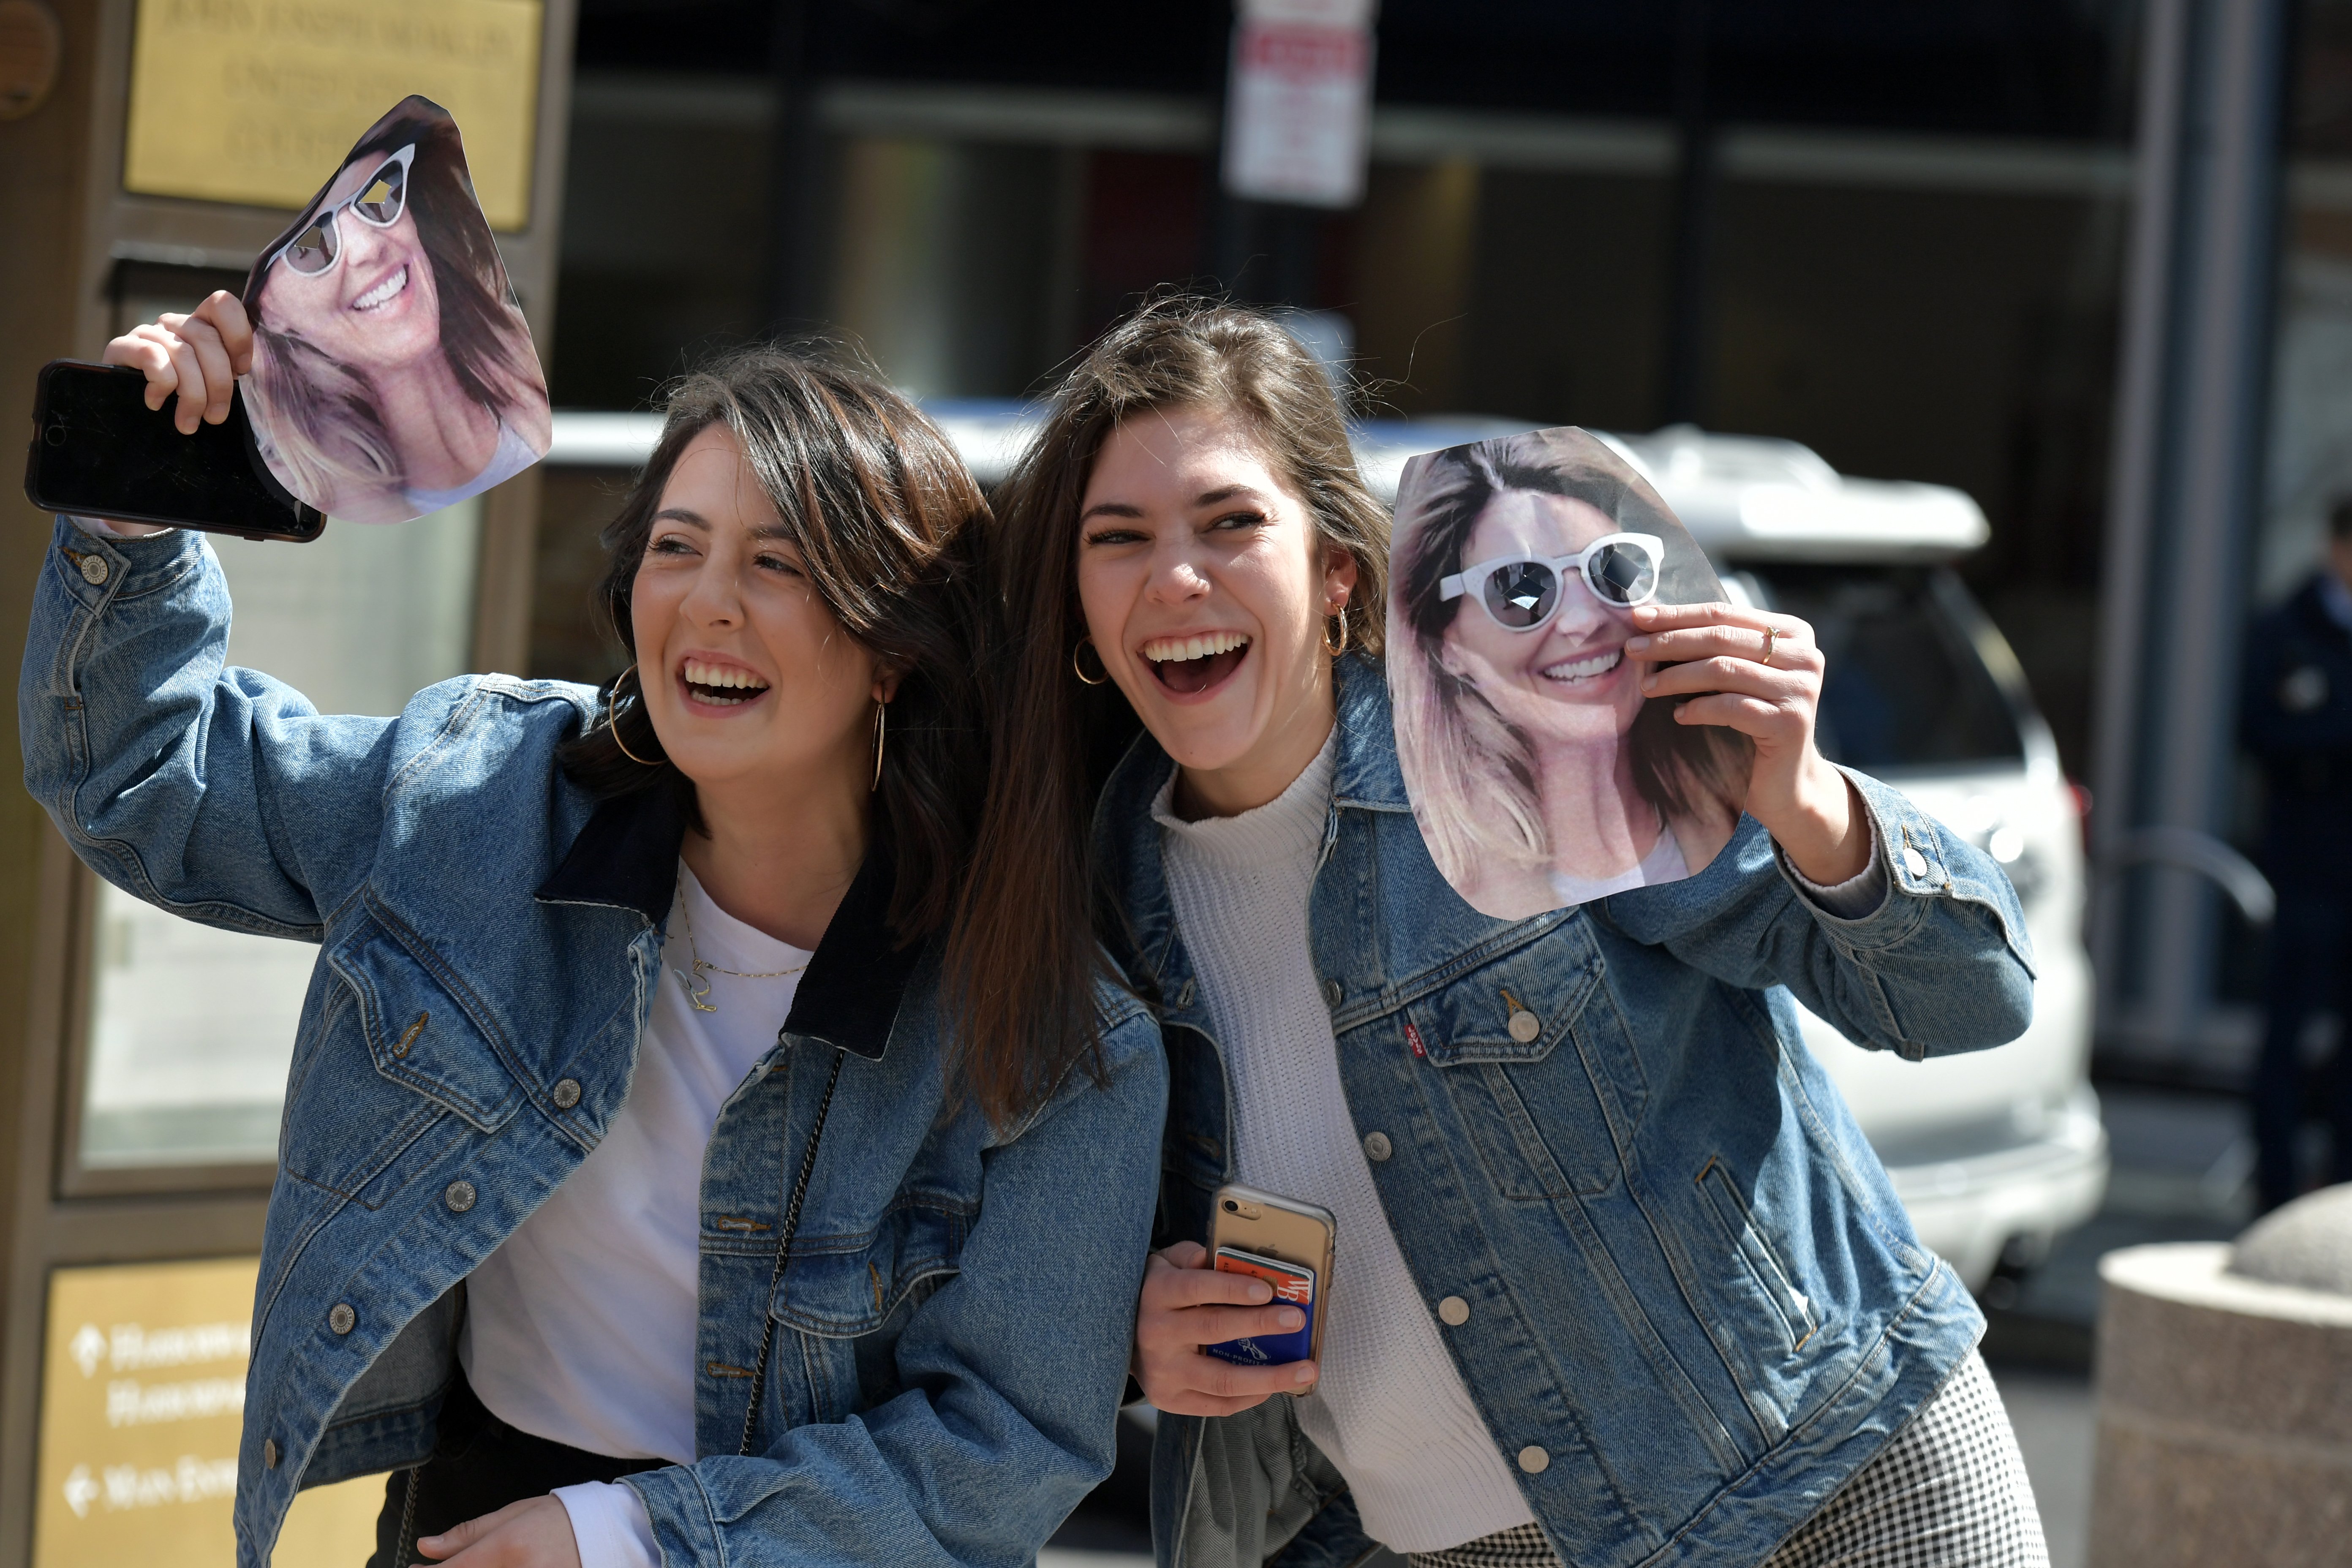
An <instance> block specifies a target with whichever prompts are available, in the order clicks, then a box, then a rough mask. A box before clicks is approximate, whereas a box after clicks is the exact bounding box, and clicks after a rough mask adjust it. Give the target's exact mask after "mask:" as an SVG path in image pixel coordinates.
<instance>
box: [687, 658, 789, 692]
mask: <svg viewBox="0 0 2352 1568" xmlns="http://www.w3.org/2000/svg"><path fill="white" fill-rule="evenodd" d="M679 673H681V674H682V675H684V676H685V677H686V679H687V680H688V682H689V683H691V684H692V685H696V686H712V687H717V688H719V689H722V690H726V689H734V688H737V687H744V688H749V689H751V690H752V691H755V692H757V691H765V690H766V689H768V683H767V682H766V681H764V680H762V679H760V678H759V677H758V676H756V675H754V674H752V673H751V671H750V670H748V669H740V668H736V667H735V666H733V665H729V664H705V663H703V662H702V660H700V659H698V658H689V659H688V660H687V661H686V662H685V666H684V668H682V669H681V670H680V671H679Z"/></svg>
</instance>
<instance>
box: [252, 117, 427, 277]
mask: <svg viewBox="0 0 2352 1568" xmlns="http://www.w3.org/2000/svg"><path fill="white" fill-rule="evenodd" d="M415 162H416V147H415V143H414V142H411V143H410V144H409V145H408V146H405V147H403V148H402V149H400V151H398V152H397V153H393V154H392V156H390V157H388V158H386V159H385V160H384V161H383V163H382V164H381V165H379V166H378V167H377V169H376V171H375V173H373V174H370V175H369V176H368V177H367V178H366V179H365V180H362V182H361V183H360V188H359V189H358V190H356V191H354V192H352V194H351V195H348V196H345V197H344V198H343V199H342V200H341V201H340V202H337V203H336V204H335V205H333V206H331V207H329V208H327V209H326V210H325V211H324V212H322V213H320V214H319V215H318V216H316V217H314V218H312V219H311V220H310V222H309V223H307V224H304V225H303V226H302V232H301V233H299V234H298V235H296V236H295V237H293V238H291V239H289V240H288V241H287V242H286V243H285V244H284V245H282V246H280V247H278V254H277V255H276V256H273V257H271V258H269V259H270V261H271V262H272V263H273V264H275V263H277V262H278V261H283V262H285V263H286V265H287V266H288V267H289V268H292V269H293V270H294V271H296V272H299V273H300V274H302V276H303V277H305V278H322V277H324V276H326V275H327V274H328V273H330V272H332V271H333V270H334V269H335V268H336V267H337V266H339V265H341V262H342V259H343V237H342V234H341V230H340V229H338V228H337V226H336V225H337V222H338V220H339V219H340V218H341V216H342V214H344V213H345V212H349V213H350V214H351V215H352V216H353V217H355V218H357V219H359V220H360V221H361V222H362V223H363V224H366V225H367V226H369V227H371V228H390V227H391V226H393V225H394V224H396V223H398V222H399V221H400V215H401V214H402V213H404V212H405V211H407V210H408V171H409V167H410V165H411V164H413V163H415Z"/></svg>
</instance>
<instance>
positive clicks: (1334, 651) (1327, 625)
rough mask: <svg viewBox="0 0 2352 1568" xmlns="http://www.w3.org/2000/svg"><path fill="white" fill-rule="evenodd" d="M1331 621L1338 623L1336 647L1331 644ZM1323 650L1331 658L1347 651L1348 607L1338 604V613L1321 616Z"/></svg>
mask: <svg viewBox="0 0 2352 1568" xmlns="http://www.w3.org/2000/svg"><path fill="white" fill-rule="evenodd" d="M1333 621H1337V622H1339V647H1332V646H1331V623H1332V622H1333ZM1323 651H1324V652H1325V653H1328V654H1329V655H1330V656H1331V657H1332V658H1339V656H1340V655H1341V654H1343V653H1346V652H1347V651H1348V607H1347V606H1346V605H1341V606H1339V614H1338V615H1336V616H1324V617H1323Z"/></svg>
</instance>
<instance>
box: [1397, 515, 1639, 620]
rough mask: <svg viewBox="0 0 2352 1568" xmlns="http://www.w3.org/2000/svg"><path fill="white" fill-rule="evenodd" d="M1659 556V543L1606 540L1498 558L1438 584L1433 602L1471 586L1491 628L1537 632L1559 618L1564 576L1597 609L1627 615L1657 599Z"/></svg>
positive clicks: (1624, 537)
mask: <svg viewBox="0 0 2352 1568" xmlns="http://www.w3.org/2000/svg"><path fill="white" fill-rule="evenodd" d="M1665 554H1666V546H1665V542H1664V540H1662V539H1660V538H1658V537H1657V536H1656V535H1655V534H1651V533H1612V534H1606V535H1604V536H1602V537H1601V538H1599V539H1596V540H1594V541H1593V542H1591V544H1588V545H1586V546H1585V547H1584V548H1583V549H1582V550H1581V551H1579V552H1577V553H1576V554H1574V555H1551V556H1545V555H1501V556H1496V558H1495V559H1493V560H1491V561H1481V562H1479V563H1477V564H1476V565H1475V566H1468V567H1465V568H1464V569H1463V570H1461V571H1459V572H1457V573H1454V574H1453V575H1452V576H1449V577H1441V578H1439V579H1438V583H1437V596H1438V598H1439V599H1441V600H1452V599H1458V598H1460V597H1462V596H1463V595H1465V594H1468V593H1470V591H1471V589H1472V587H1473V586H1474V585H1475V587H1476V588H1477V590H1478V592H1477V593H1476V594H1475V595H1474V597H1475V598H1476V600H1477V603H1478V607H1479V608H1481V609H1483V610H1485V611H1486V616H1487V618H1488V619H1490V620H1492V621H1493V622H1494V623H1495V624H1496V626H1500V627H1502V628H1503V629H1504V630H1505V631H1511V632H1533V631H1540V630H1542V629H1543V628H1544V627H1545V626H1549V625H1550V624H1551V620H1552V617H1553V616H1557V615H1559V607H1560V605H1561V604H1562V603H1564V602H1565V595H1563V594H1562V593H1561V592H1560V587H1561V584H1562V582H1563V581H1564V580H1565V578H1566V576H1567V574H1570V573H1571V572H1572V573H1574V574H1576V575H1577V576H1578V577H1580V578H1581V579H1582V580H1583V583H1584V585H1585V587H1586V588H1587V589H1588V590H1590V591H1591V595H1592V596H1593V597H1594V598H1596V599H1598V600H1600V601H1601V603H1602V604H1604V605H1610V606H1611V607H1612V608H1615V609H1620V610H1630V609H1632V608H1633V606H1634V605H1643V604H1647V603H1649V601H1650V600H1652V599H1654V598H1655V597H1657V593H1658V572H1659V569H1660V567H1661V566H1662V565H1664V561H1665Z"/></svg>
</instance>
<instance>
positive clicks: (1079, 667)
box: [1070, 637, 1110, 686]
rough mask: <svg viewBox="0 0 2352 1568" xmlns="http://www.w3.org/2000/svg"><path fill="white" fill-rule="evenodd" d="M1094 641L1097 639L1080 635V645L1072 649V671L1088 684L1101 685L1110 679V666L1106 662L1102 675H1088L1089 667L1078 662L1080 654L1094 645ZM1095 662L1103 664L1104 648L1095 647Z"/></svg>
mask: <svg viewBox="0 0 2352 1568" xmlns="http://www.w3.org/2000/svg"><path fill="white" fill-rule="evenodd" d="M1094 642H1095V639H1094V638H1092V637H1080V638H1079V639H1078V646H1077V647H1074V648H1072V649H1071V650H1070V672H1071V673H1072V674H1074V675H1076V677H1077V678H1078V679H1080V680H1082V681H1084V682H1085V683H1086V684H1087V685H1088V686H1100V685H1101V684H1103V682H1105V681H1107V680H1108V679H1110V666H1108V665H1107V664H1104V665H1103V672H1102V673H1101V674H1100V675H1088V674H1087V667H1086V666H1085V665H1083V664H1080V663H1079V662H1078V655H1080V654H1082V653H1084V652H1086V651H1087V649H1088V648H1090V647H1094ZM1095 662H1096V663H1097V664H1102V649H1100V648H1095Z"/></svg>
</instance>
